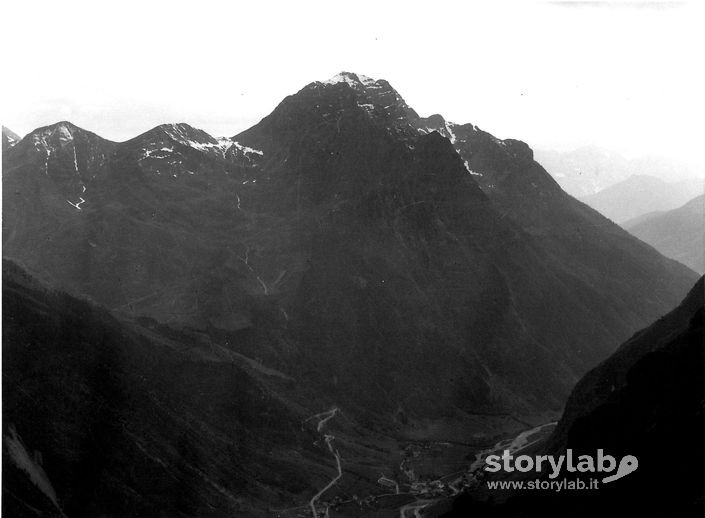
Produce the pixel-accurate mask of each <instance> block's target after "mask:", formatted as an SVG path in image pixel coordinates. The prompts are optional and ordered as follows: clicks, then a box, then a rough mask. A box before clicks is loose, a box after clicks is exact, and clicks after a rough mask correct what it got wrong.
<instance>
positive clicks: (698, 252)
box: [623, 195, 705, 273]
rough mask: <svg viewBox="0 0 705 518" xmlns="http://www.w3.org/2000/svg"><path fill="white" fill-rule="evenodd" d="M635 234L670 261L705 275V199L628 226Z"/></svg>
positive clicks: (698, 198)
mask: <svg viewBox="0 0 705 518" xmlns="http://www.w3.org/2000/svg"><path fill="white" fill-rule="evenodd" d="M623 226H624V228H625V229H627V230H628V231H629V232H630V233H631V234H633V235H635V236H636V237H638V238H639V239H641V240H642V241H644V242H645V243H648V244H650V245H651V246H653V247H654V248H655V249H656V250H658V251H659V252H661V253H662V254H663V255H665V256H666V257H671V258H673V259H675V260H677V261H680V262H681V263H683V264H685V265H686V266H689V267H690V268H692V269H693V270H695V271H696V272H700V273H703V272H705V195H702V196H698V197H697V198H694V199H692V200H690V201H689V202H688V203H686V204H685V205H683V206H682V207H679V208H677V209H674V210H671V211H668V212H661V213H656V214H653V215H652V216H651V217H649V218H647V219H645V220H642V221H632V222H627V223H625V224H624V225H623Z"/></svg>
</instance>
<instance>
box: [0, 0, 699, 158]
mask: <svg viewBox="0 0 705 518" xmlns="http://www.w3.org/2000/svg"><path fill="white" fill-rule="evenodd" d="M702 3H703V2H698V1H693V2H646V3H643V2H628V1H618V2H610V3H606V2H501V1H500V2H498V1H492V2H489V1H488V2H468V1H465V2H444V1H441V0H435V1H428V0H424V1H422V2H409V1H405V2H393V1H382V0H375V1H367V0H356V1H354V2H338V1H332V0H327V1H321V2H312V1H303V0H297V1H289V2H273V1H262V0H251V1H249V2H232V1H231V2H226V1H223V2H215V1H199V2H195V1H188V2H183V1H157V0H151V1H146V0H142V1H126V0H123V1H120V2H99V1H86V2H83V1H77V0H62V1H46V0H33V1H32V2H27V1H21V0H14V1H12V2H9V1H7V0H5V1H3V3H2V16H1V18H2V22H1V23H2V27H1V30H2V35H3V43H4V49H3V59H2V65H1V68H0V70H1V71H2V75H3V79H2V92H1V94H2V95H0V102H1V104H0V119H1V121H2V124H4V125H5V126H8V127H9V128H10V129H12V130H14V131H15V132H17V133H20V134H25V133H27V132H29V131H31V130H32V129H33V128H35V127H38V126H41V125H45V124H50V123H53V122H56V121H58V120H64V119H67V120H70V121H72V122H74V123H75V124H77V125H79V126H81V127H84V128H86V129H89V130H91V131H94V132H96V133H98V134H100V135H101V136H104V137H106V138H110V139H113V140H125V139H127V138H130V137H133V136H135V135H137V134H139V133H141V132H143V131H146V130H147V129H149V128H151V127H153V126H156V125H158V124H161V123H164V122H179V121H183V122H188V123H190V124H192V125H194V126H196V127H200V128H203V129H205V130H206V131H208V132H209V133H211V134H214V135H216V136H218V135H228V136H231V135H234V134H236V133H238V132H239V131H241V130H243V129H246V128H247V127H249V126H251V125H252V124H255V123H256V122H257V121H259V120H260V119H261V118H262V117H264V116H265V115H267V114H268V113H270V112H271V111H272V109H273V108H274V107H275V106H276V105H277V104H278V103H279V102H280V101H281V100H282V99H283V98H284V97H285V96H286V95H289V94H292V93H295V92H296V91H298V90H299V89H300V88H302V87H303V86H304V85H306V84H307V83H309V82H311V81H314V80H323V79H327V78H328V77H331V76H333V75H334V74H336V73H337V72H339V71H341V70H348V71H352V72H358V73H361V74H365V75H368V76H371V77H374V78H385V79H387V80H388V81H389V82H390V83H391V84H392V85H393V86H394V87H395V88H396V89H397V90H398V91H399V93H400V94H401V95H402V96H403V97H404V98H405V99H406V101H407V102H408V103H409V104H410V105H411V106H412V107H414V108H415V109H416V110H417V111H418V112H419V113H420V114H421V115H430V114H432V113H442V114H443V115H444V116H445V117H446V118H447V119H449V120H452V121H455V122H473V123H475V124H477V125H479V126H480V127H482V128H483V129H486V130H487V131H490V132H491V133H493V134H495V135H496V136H498V137H501V138H507V137H512V138H519V139H521V140H524V141H526V142H528V143H529V144H530V145H531V146H532V147H535V148H548V149H570V148H573V147H576V146H579V145H585V144H595V145H600V146H604V147H608V148H611V149H614V150H617V151H619V152H622V153H624V154H628V155H642V154H655V155H663V156H666V157H671V158H674V159H678V160H685V161H693V162H697V163H698V164H700V165H701V166H702V165H705V159H704V158H703V156H702V155H703V152H702V149H701V148H700V146H701V145H702V141H703V130H702V124H703V121H704V120H705V105H704V103H703V98H702V95H703V92H705V80H704V78H703V73H702V68H703V61H704V60H703V57H702V56H703V51H704V50H705V36H704V35H705V30H703V23H704V22H705V16H703V15H704V13H705V11H704V10H703V8H702V7H701V5H700V4H702Z"/></svg>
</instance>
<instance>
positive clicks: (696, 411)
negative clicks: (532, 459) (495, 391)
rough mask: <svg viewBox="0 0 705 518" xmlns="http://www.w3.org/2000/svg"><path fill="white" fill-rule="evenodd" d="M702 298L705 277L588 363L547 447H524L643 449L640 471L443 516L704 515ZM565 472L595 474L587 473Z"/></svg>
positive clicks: (479, 500)
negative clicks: (643, 326) (664, 311)
mask: <svg viewBox="0 0 705 518" xmlns="http://www.w3.org/2000/svg"><path fill="white" fill-rule="evenodd" d="M704 296H705V286H704V285H703V279H702V278H701V279H700V281H698V282H697V283H696V285H695V286H694V287H693V289H692V290H691V291H690V293H689V294H688V295H687V297H686V298H685V299H684V300H683V302H682V303H681V304H680V305H679V306H678V307H677V308H676V309H674V310H673V311H672V312H670V313H669V314H668V315H666V316H664V317H663V318H661V319H659V320H658V321H657V322H655V323H654V324H652V325H651V326H649V327H648V328H646V329H644V330H642V331H640V332H639V333H637V334H635V335H634V336H633V337H632V338H631V339H630V340H628V341H627V342H625V343H624V344H623V345H622V346H621V347H620V348H619V350H618V351H617V352H616V353H615V354H614V355H612V356H611V357H610V358H608V359H607V360H606V361H604V362H603V363H602V364H600V365H599V366H597V367H595V368H594V369H593V370H591V371H590V372H589V373H588V374H587V375H586V376H585V377H584V378H583V379H582V380H581V381H580V382H579V383H578V384H577V386H576V387H575V390H574V391H573V393H572V394H571V396H570V398H569V400H568V403H567V405H566V409H565V413H564V415H563V418H562V419H561V421H560V423H559V424H558V426H557V427H556V429H555V431H554V433H553V435H552V436H551V437H550V438H549V440H548V442H547V444H546V446H545V447H544V448H543V451H532V452H527V453H529V454H530V455H533V454H534V453H535V454H542V453H549V454H552V455H554V456H559V455H564V454H565V452H566V450H567V449H571V450H573V455H574V458H578V456H579V455H582V454H587V455H593V456H594V455H595V454H596V451H597V450H598V449H603V450H604V451H605V452H606V454H610V455H613V456H615V457H616V458H618V459H619V458H621V457H622V456H624V455H634V456H636V457H637V459H638V469H637V470H636V471H634V472H633V473H631V474H629V475H627V476H625V477H624V478H622V479H619V480H617V481H613V482H610V483H608V484H606V483H603V484H602V485H601V486H600V487H599V488H598V489H596V490H582V491H563V492H555V491H523V492H522V491H513V492H511V493H509V494H507V492H505V494H501V493H495V494H494V495H493V496H494V497H495V500H494V502H500V503H499V505H497V504H496V503H493V501H490V500H487V495H486V494H482V495H480V494H479V493H478V494H475V495H466V496H464V497H461V498H459V499H458V500H457V501H456V502H455V504H454V509H453V511H451V512H449V513H446V514H445V515H444V516H447V517H452V516H468V515H469V514H470V513H472V516H478V517H500V516H501V517H519V516H522V517H532V516H557V517H558V516H575V517H583V516H584V517H589V516H596V515H601V516H615V517H617V516H678V517H699V516H702V515H703V513H704V512H705V443H703V440H702V438H703V436H704V435H705V412H704V411H703V401H704V400H705V328H704V327H703V325H704V321H705V319H704V317H705V307H704V302H703V298H704ZM563 474H564V475H566V476H567V477H568V478H570V479H578V478H579V479H583V480H588V479H590V478H595V473H589V472H588V473H577V472H576V473H566V472H565V471H564V473H563ZM546 475H547V474H546V473H544V475H543V478H544V479H546V478H547V477H546ZM535 477H536V475H535V474H531V478H532V479H533V478H535ZM515 478H516V477H515ZM597 478H602V476H598V477H597Z"/></svg>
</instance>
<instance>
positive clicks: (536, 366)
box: [3, 73, 697, 516]
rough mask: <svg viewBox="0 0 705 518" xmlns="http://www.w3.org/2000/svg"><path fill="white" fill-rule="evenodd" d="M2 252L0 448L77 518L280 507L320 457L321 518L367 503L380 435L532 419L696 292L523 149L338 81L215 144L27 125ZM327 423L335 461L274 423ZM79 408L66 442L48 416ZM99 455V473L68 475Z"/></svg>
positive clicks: (7, 172) (6, 160)
mask: <svg viewBox="0 0 705 518" xmlns="http://www.w3.org/2000/svg"><path fill="white" fill-rule="evenodd" d="M3 254H4V256H5V257H6V258H8V259H10V260H12V261H13V262H14V263H16V264H17V265H19V266H7V267H6V269H8V271H10V270H11V271H14V272H15V273H13V274H12V276H10V275H8V276H7V277H6V276H5V275H4V276H3V279H4V280H5V279H12V278H13V276H14V278H17V279H20V280H19V281H17V282H14V281H13V282H14V284H12V283H10V282H6V283H5V285H4V288H5V289H6V290H9V292H8V293H7V295H6V298H8V299H12V300H14V301H15V302H13V304H14V305H8V306H4V307H3V311H4V312H6V314H5V315H6V316H5V319H6V321H7V319H8V318H9V319H10V322H13V321H14V322H17V324H16V325H13V326H11V327H9V328H8V335H7V339H8V340H10V343H18V344H22V347H25V349H22V348H21V347H20V346H19V345H17V346H16V347H19V349H18V350H13V351H14V352H13V354H15V355H17V358H16V360H14V359H10V361H9V362H8V361H4V369H8V370H9V371H10V375H9V376H8V375H6V376H5V377H4V380H7V382H8V383H11V384H12V385H11V386H17V387H22V391H21V392H18V393H17V394H15V395H14V396H13V398H15V399H12V402H11V403H10V406H6V414H5V419H4V421H3V422H4V427H5V429H4V432H5V435H7V436H10V437H14V435H13V434H15V433H16V434H17V436H18V437H22V438H23V440H24V443H25V445H26V446H27V448H34V449H37V450H39V451H52V452H55V453H52V455H58V456H59V458H60V459H61V463H64V464H62V466H64V467H62V468H61V470H60V472H61V473H62V475H60V476H58V477H51V480H52V482H53V483H54V484H56V486H55V487H54V490H55V492H56V494H57V495H58V497H57V498H59V499H61V501H64V502H68V501H70V502H72V504H71V509H72V510H74V511H75V512H74V513H73V514H76V515H82V514H86V515H93V514H97V513H98V512H99V511H98V507H96V506H97V505H98V502H108V504H106V505H107V506H108V507H109V509H110V510H114V511H113V512H114V514H116V515H135V514H140V513H142V512H147V513H148V514H149V512H151V511H150V510H154V509H157V508H160V509H161V508H164V509H168V512H167V511H165V513H167V514H169V513H171V512H172V511H173V512H174V513H177V512H180V513H182V514H185V515H199V516H209V515H213V516H216V515H218V514H219V513H220V514H222V513H226V512H227V513H230V514H235V515H237V514H238V513H240V514H243V513H245V515H247V513H250V512H251V511H252V509H255V508H259V509H264V508H266V506H267V505H268V503H270V502H273V501H276V502H277V503H281V504H282V505H285V504H286V505H289V506H294V505H297V504H298V505H300V504H301V502H302V501H303V502H304V504H305V502H306V501H307V500H308V499H311V498H312V497H314V496H315V494H316V492H317V490H318V489H320V488H322V487H324V486H325V484H326V483H327V481H328V480H330V478H331V477H328V476H327V475H328V473H327V472H326V470H325V469H324V468H321V466H322V465H326V463H327V465H328V471H330V470H332V469H333V468H331V467H330V465H331V462H333V461H337V462H340V459H341V458H342V459H343V462H344V467H343V469H342V471H344V472H345V475H342V478H341V481H340V482H336V484H335V488H334V489H333V491H331V492H330V493H329V494H328V495H327V496H330V495H332V494H336V491H337V492H339V494H341V495H347V496H350V495H353V494H357V491H359V490H360V489H359V488H363V489H364V490H365V491H368V490H369V489H370V487H374V485H375V481H376V480H377V478H378V477H379V469H378V467H379V466H384V469H385V470H386V469H390V470H391V469H396V470H397V471H398V469H399V464H398V462H399V461H398V452H397V451H396V450H394V451H393V448H394V447H397V443H396V442H395V441H398V440H401V439H400V438H402V439H404V440H418V441H420V440H425V441H428V440H444V441H446V440H453V441H460V442H463V441H465V440H467V437H468V435H472V436H473V437H475V439H476V440H489V438H491V437H493V436H494V435H493V434H497V433H501V432H503V431H506V430H507V429H510V428H516V427H517V423H524V422H526V420H527V419H528V420H531V419H534V420H535V419H543V418H546V416H550V415H555V414H556V412H558V411H559V410H560V409H561V408H562V405H563V403H564V402H565V400H566V398H567V396H568V394H569V393H570V391H571V390H572V388H573V386H574V384H575V382H576V381H577V380H578V379H579V378H580V376H582V375H583V374H584V373H585V372H587V371H588V370H589V369H590V368H592V367H593V366H594V365H596V364H597V363H598V362H599V361H601V360H603V359H604V358H606V357H607V356H608V355H609V354H610V353H611V352H613V351H614V349H615V348H616V347H617V346H618V345H619V344H620V343H621V342H623V341H624V340H626V339H627V338H628V337H629V336H631V334H632V333H634V332H635V331H636V330H638V329H640V328H642V327H644V326H646V325H648V324H649V323H651V322H652V321H654V320H655V319H656V318H658V317H660V316H661V315H663V314H665V313H666V312H667V311H669V310H670V309H672V308H673V307H674V306H675V305H676V304H677V303H678V302H679V301H680V300H681V299H682V297H683V296H684V294H685V293H686V292H687V290H688V289H689V288H690V287H691V286H692V284H693V282H695V280H696V278H697V276H696V274H695V273H694V272H693V271H691V270H689V269H688V268H686V267H685V266H683V265H681V264H679V263H677V262H676V261H673V260H671V259H667V258H665V257H663V256H662V255H661V254H660V253H658V252H657V251H656V250H654V249H653V248H652V247H650V246H648V245H646V244H644V243H642V242H641V241H639V240H638V239H636V238H635V237H633V236H632V235H630V234H629V233H627V232H626V231H624V230H623V229H622V228H620V227H619V226H617V225H616V224H614V223H612V222H611V221H609V220H608V219H607V218H605V217H604V216H602V215H600V214H599V213H598V212H596V211H595V210H593V209H591V208H589V207H588V206H586V205H585V204H583V203H581V202H579V201H577V200H575V199H574V198H573V197H571V196H570V195H568V194H566V193H565V192H564V191H563V190H562V189H561V188H560V186H559V185H558V184H557V183H556V182H555V181H554V180H553V179H552V178H551V176H550V175H549V174H548V173H547V172H546V171H545V170H544V169H543V167H542V166H541V165H539V163H537V162H536V161H535V160H534V157H533V152H532V150H531V149H530V148H529V147H528V146H527V145H526V144H525V143H523V142H521V141H518V140H512V139H507V140H500V139H497V138H496V137H494V136H493V135H491V134H490V133H487V132H485V131H483V130H481V129H480V128H478V127H477V126H475V125H473V124H454V123H451V122H449V121H446V120H445V119H444V118H443V117H442V116H440V115H433V116H430V117H427V118H424V117H420V116H419V115H418V114H417V113H416V112H415V111H414V110H413V109H412V108H411V107H409V106H408V105H407V104H406V102H405V101H404V100H403V98H402V97H401V96H400V95H399V93H398V92H397V91H396V90H394V89H393V88H392V87H391V85H390V84H389V83H388V82H386V81H384V80H374V79H371V78H367V77H365V76H359V75H356V74H353V73H341V74H339V75H337V76H335V77H334V78H332V79H330V80H328V81H323V82H320V81H317V82H313V83H311V84H309V85H307V86H305V87H304V88H303V89H302V90H300V91H299V92H298V93H296V94H294V95H291V96H288V97H287V98H285V99H284V100H283V101H282V102H281V103H280V104H279V105H278V106H277V107H276V108H275V109H274V111H273V112H272V113H271V114H269V115H268V116H266V117H265V118H264V119H262V121H261V122H259V123H258V124H257V125H255V126H253V127H252V128H250V129H248V130H246V131H244V132H242V133H240V134H238V135H236V136H234V137H232V138H214V137H212V136H211V135H208V134H207V133H205V132H204V131H201V130H198V129H196V128H193V127H191V126H189V125H188V124H185V123H179V124H164V125H161V126H158V127H156V128H154V129H152V130H150V131H148V132H146V133H144V134H142V135H139V136H137V137H135V138H133V139H131V140H128V141H126V142H121V143H116V142H111V141H109V140H106V139H103V138H101V137H100V136H98V135H95V134H94V133H91V132H90V131H87V130H84V129H82V128H78V127H76V126H75V125H73V124H71V123H70V122H60V123H57V124H54V125H51V126H47V127H43V128H38V129H36V130H35V131H33V132H31V133H29V134H28V135H26V136H25V137H24V138H23V139H21V140H20V141H19V142H17V143H15V144H13V145H11V146H9V147H8V148H7V150H6V151H4V152H3ZM16 270H17V271H19V272H22V271H23V270H26V273H17V271H16ZM32 278H34V279H38V280H32ZM47 284H48V285H50V286H53V287H54V288H53V291H52V290H50V291H49V293H48V294H47V293H46V291H47V288H46V285H47ZM33 286H35V288H33ZM36 286H40V287H39V288H36ZM64 290H65V291H67V292H68V293H69V294H70V295H61V294H57V293H56V291H64ZM76 297H78V298H79V299H81V300H76ZM101 306H102V307H104V308H107V310H108V311H109V312H110V314H108V313H106V312H104V311H103V310H101V309H100V307H101ZM13 311H14V313H13ZM35 320H36V321H37V322H38V324H37V325H38V326H39V327H38V329H39V330H43V331H45V332H39V331H36V330H34V331H33V330H32V327H31V324H30V323H31V322H32V321H35ZM54 343H56V344H60V347H59V348H58V349H57V348H55V347H54V346H53V345H52V344H54ZM95 344H97V345H95ZM94 346H95V347H94ZM34 347H36V348H37V351H39V353H38V354H39V355H40V356H46V363H44V362H43V361H39V360H38V359H37V353H35V352H34V349H33V348H34ZM17 351H19V352H17ZM28 351H29V352H28ZM172 351H173V355H172V354H171V353H172ZM160 366H162V367H160ZM243 366H244V367H243ZM36 372H40V373H41V376H40V377H41V379H43V380H47V379H48V380H49V381H50V382H48V383H46V386H45V385H44V384H43V383H42V384H38V385H35V384H34V383H33V379H34V376H35V374H34V373H36ZM9 386H10V385H8V387H9ZM25 396H26V397H25ZM257 398H261V402H260V400H258V399H257ZM112 401H118V402H119V404H117V403H116V405H117V408H115V409H113V408H110V405H111V402H112ZM255 402H257V403H255ZM4 408H5V407H4ZM179 408H182V409H183V417H182V416H181V415H180V414H179V410H178V409H179ZM330 409H335V411H333V410H330ZM338 409H339V410H340V412H341V414H342V417H340V418H339V419H338V418H336V419H335V420H333V421H331V426H332V427H336V434H335V437H337V439H336V441H337V444H339V448H340V452H341V455H340V457H339V456H338V455H337V454H336V452H337V451H338V450H336V449H335V448H333V446H332V445H331V442H330V441H331V440H332V439H326V438H325V437H324V436H320V437H319V435H320V434H318V435H317V434H316V433H317V432H319V431H320V430H316V433H314V432H311V429H310V428H306V426H309V425H306V426H304V427H303V428H301V426H302V424H301V423H302V421H305V420H306V419H307V418H306V416H308V417H309V418H310V416H313V415H319V414H320V413H322V412H324V411H326V410H329V411H330V412H331V413H330V415H331V416H334V415H337V411H338ZM94 412H98V413H99V414H100V419H99V421H100V422H101V423H104V424H102V425H100V426H99V427H98V428H97V429H96V431H95V434H93V435H90V434H88V433H87V432H86V431H85V429H84V428H82V427H81V425H80V424H78V425H76V424H72V423H66V422H65V421H64V420H63V419H64V418H63V417H61V416H64V415H73V413H75V415H76V422H78V423H82V422H85V423H88V424H89V425H90V423H91V422H92V421H91V419H92V418H91V415H93V413H94ZM223 416H224V417H223ZM220 417H222V419H223V422H222V423H221V422H218V419H219V418H220ZM250 421H252V426H251V429H248V428H247V426H246V425H243V423H249V422H250ZM37 422H39V423H55V424H53V425H52V426H53V428H47V427H44V426H40V427H38V428H37V429H34V428H33V424H32V423H37ZM307 422H308V421H307ZM11 425H12V426H14V428H13V430H14V432H13V431H10V429H9V426H11ZM47 426H48V425H47ZM87 426H88V425H87ZM91 426H92V425H91ZM96 426H98V425H97V424H96ZM101 426H102V427H103V428H101ZM89 428H90V426H89ZM319 428H320V427H319ZM49 430H50V431H49ZM326 433H328V432H326ZM202 434H203V435H204V437H203V443H201V442H199V441H200V439H198V438H199V437H200V436H201V435H202ZM312 434H313V435H312ZM330 436H331V437H333V435H332V434H330ZM28 437H30V438H31V440H30V439H28ZM233 437H235V438H240V437H241V439H237V440H236V441H234V439H233ZM17 441H19V439H17ZM17 441H15V442H14V443H13V444H17ZM314 441H317V443H316V446H315V447H312V446H311V444H312V443H313V442H314ZM233 442H234V443H233ZM105 444H114V449H115V451H116V453H115V455H116V456H117V457H115V458H113V457H111V456H110V455H112V453H110V454H109V453H106V454H105V455H102V454H101V455H99V456H97V457H95V460H94V461H90V462H89V461H86V460H81V459H85V458H86V457H85V456H82V455H80V454H79V453H77V452H80V451H84V450H87V451H91V452H99V451H102V450H103V449H104V448H103V446H104V445H105ZM392 445H394V446H392ZM277 448H279V449H277ZM16 450H17V449H16ZM111 451H113V450H111ZM265 452H273V453H272V455H274V458H281V459H284V460H282V461H281V463H280V464H276V463H272V461H271V459H270V458H269V457H268V459H269V460H267V461H264V460H262V459H263V457H264V456H266V453H265ZM20 453H21V452H20ZM177 453H178V455H177ZM333 454H335V455H333ZM18 455H19V454H18ZM395 455H397V456H395ZM25 457H27V456H26V455H24V454H23V455H20V456H19V457H17V458H21V459H25ZM333 457H335V459H334V458H333ZM17 458H16V459H15V460H17ZM47 458H48V457H47ZM150 459H151V460H150ZM179 459H182V462H183V464H178V462H180V461H179ZM390 459H395V460H396V461H397V462H396V465H395V466H393V467H390V466H391V464H390V463H391V460H390ZM22 462H25V460H23V461H22ZM32 462H33V464H32V466H33V467H32V470H34V471H33V472H38V470H37V469H36V466H37V465H41V459H39V460H37V459H36V458H35V460H34V461H32ZM85 462H88V465H83V464H81V463H85ZM93 462H94V463H93ZM238 463H239V466H240V467H237V465H238ZM345 463H347V464H345ZM15 464H16V465H17V462H16V463H15ZM333 465H335V464H333ZM130 466H135V467H134V469H133V470H131V468H130ZM373 468H374V469H373ZM21 470H22V468H21V466H20V471H21ZM63 470H65V471H63ZM72 470H78V471H72ZM81 470H83V471H81ZM25 471H26V470H25ZM30 471H31V470H30ZM76 472H80V473H85V477H86V478H85V479H84V478H83V475H82V476H81V477H80V480H78V481H77V482H76V484H77V485H73V486H72V485H71V484H72V482H71V480H73V479H72V478H71V477H70V476H68V475H67V476H64V475H63V474H68V473H76ZM57 479H58V480H61V481H62V482H57V481H56V480H57ZM399 479H400V480H402V474H401V473H400V474H399ZM12 480H13V482H12V483H13V484H17V485H21V484H23V483H26V480H25V479H24V478H21V477H20V478H13V479H12ZM404 480H406V479H404ZM63 481H65V482H63ZM406 483H407V485H408V484H410V481H409V480H407V481H406ZM59 484H62V485H61V486H60V487H57V486H59ZM17 485H13V489H11V492H15V491H16V490H17V487H18V486H17ZM136 488H137V489H136ZM277 488H278V489H277ZM317 488H318V489H317ZM30 489H33V488H30ZM91 491H93V493H91ZM95 491H97V492H98V493H100V494H101V495H102V497H101V499H99V500H92V498H93V496H92V495H95V494H98V493H95ZM188 491H193V492H195V494H194V495H191V493H189V492H188ZM133 493H137V494H133ZM216 493H217V494H216ZM23 494H24V493H23ZM42 494H44V495H45V497H47V495H49V496H50V495H51V492H48V493H47V492H46V491H44V492H43V493H42ZM125 495H131V496H129V497H126V496H125ZM189 495H191V496H189ZM48 498H49V504H46V502H44V503H45V504H46V507H47V508H50V507H51V505H53V504H52V503H51V498H50V497H48ZM95 498H97V497H95ZM180 498H184V501H182V500H180ZM331 498H332V496H331ZM3 500H5V498H4V499H3ZM32 501H33V502H34V500H32ZM189 505H193V506H194V507H193V508H190V507H188V506H189ZM210 505H212V506H213V508H211V507H209V506H210ZM160 506H161V507H160ZM54 507H56V506H54ZM100 512H103V511H102V510H101V511H100ZM106 512H107V511H106ZM68 514H69V515H72V513H68ZM263 514H266V513H263Z"/></svg>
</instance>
